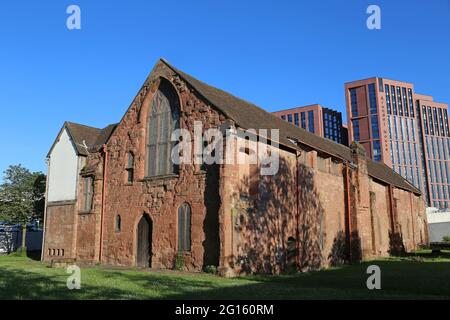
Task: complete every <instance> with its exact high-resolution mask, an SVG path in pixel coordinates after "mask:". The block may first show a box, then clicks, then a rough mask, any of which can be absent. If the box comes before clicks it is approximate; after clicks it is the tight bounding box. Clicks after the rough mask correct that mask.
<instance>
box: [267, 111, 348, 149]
mask: <svg viewBox="0 0 450 320" xmlns="http://www.w3.org/2000/svg"><path fill="white" fill-rule="evenodd" d="M274 113H275V115H277V116H279V117H281V119H283V120H286V121H288V122H290V123H292V124H293V125H295V126H297V127H301V128H303V129H305V130H307V131H309V132H312V133H315V134H317V135H319V136H321V137H324V138H327V139H330V140H332V141H334V142H337V143H340V144H345V145H347V144H348V137H347V130H346V128H344V127H343V125H342V113H341V112H338V111H335V110H332V109H329V108H325V107H322V106H321V105H318V104H317V105H310V106H305V107H298V108H294V109H287V110H281V111H277V112H274ZM344 135H345V136H344Z"/></svg>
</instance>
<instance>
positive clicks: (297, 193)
mask: <svg viewBox="0 0 450 320" xmlns="http://www.w3.org/2000/svg"><path fill="white" fill-rule="evenodd" d="M301 154H302V153H301V151H300V152H297V156H296V161H295V166H296V168H295V170H296V175H295V185H296V187H295V195H296V202H297V203H296V206H297V228H296V235H295V238H296V250H297V252H296V255H295V260H296V261H295V263H296V264H297V268H300V230H299V229H300V194H299V190H298V188H299V186H300V184H299V178H298V175H299V173H300V170H299V165H298V158H299V157H300V156H301Z"/></svg>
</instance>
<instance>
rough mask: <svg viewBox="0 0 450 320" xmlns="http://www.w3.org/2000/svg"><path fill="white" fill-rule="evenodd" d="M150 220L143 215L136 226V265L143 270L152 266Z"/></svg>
mask: <svg viewBox="0 0 450 320" xmlns="http://www.w3.org/2000/svg"><path fill="white" fill-rule="evenodd" d="M152 232H153V222H152V219H151V218H150V217H149V216H148V215H147V214H144V215H143V216H142V218H141V220H139V223H138V225H137V230H136V235H137V252H136V265H137V266H138V267H143V268H151V266H152Z"/></svg>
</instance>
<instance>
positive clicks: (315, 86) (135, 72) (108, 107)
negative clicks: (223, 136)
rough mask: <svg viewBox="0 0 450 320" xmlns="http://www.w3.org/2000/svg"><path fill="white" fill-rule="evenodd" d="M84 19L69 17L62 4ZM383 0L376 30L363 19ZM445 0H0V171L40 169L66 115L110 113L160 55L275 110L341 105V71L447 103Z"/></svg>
mask: <svg viewBox="0 0 450 320" xmlns="http://www.w3.org/2000/svg"><path fill="white" fill-rule="evenodd" d="M71 4H77V5H79V6H80V8H81V27H82V29H81V30H74V31H69V30H68V29H67V28H66V18H67V17H68V15H67V14H66V8H67V6H69V5H71ZM370 4H377V5H379V6H380V7H381V13H382V17H381V18H382V29H381V30H379V31H378V30H377V31H371V30H368V29H367V28H366V19H367V17H368V15H367V14H366V8H367V7H368V5H370ZM449 42H450V0H433V1H303V0H296V1H294V0H293V1H275V0H273V1H264V0H257V1H256V0H255V1H244V0H240V1H234V0H227V1H212V0H208V1H206V0H203V1H197V0H192V1H191V0H190V1H183V2H182V1H168V0H164V1H162V0H161V1H133V0H128V1H118V0H109V1H101V0H95V1H94V0H78V1H77V0H72V1H64V0H52V1H50V0H46V1H12V0H9V1H6V0H5V1H2V2H1V4H0V44H1V47H0V48H1V50H0V108H1V118H0V143H1V147H0V150H1V151H0V154H1V157H0V171H3V170H4V169H5V168H6V167H7V166H8V165H10V164H17V163H22V164H23V165H25V166H26V167H28V168H30V169H32V170H43V171H44V170H45V162H44V160H45V156H46V153H47V151H48V149H49V148H50V146H51V144H52V142H53V140H54V138H55V136H56V134H57V133H58V131H59V129H60V127H61V126H62V124H63V122H64V121H65V120H70V121H74V122H79V123H84V124H87V125H92V126H98V127H103V126H105V125H107V124H109V123H113V122H117V121H118V120H120V118H121V117H122V115H123V113H124V111H125V110H126V108H127V107H128V106H129V104H130V103H131V101H132V99H133V98H134V96H135V94H136V93H137V91H138V90H139V88H140V86H141V84H142V83H143V81H144V80H145V78H146V76H147V74H148V73H149V71H150V70H151V68H152V66H153V65H154V63H155V62H156V60H157V59H158V58H159V57H165V58H166V59H167V60H169V62H171V63H172V64H173V65H175V66H176V67H178V68H180V69H182V70H184V71H186V72H187V73H190V74H192V75H193V76H195V77H197V78H199V79H201V80H203V81H205V82H207V83H210V84H212V85H214V86H217V87H220V88H222V89H224V90H226V91H229V92H231V93H233V94H235V95H237V96H240V97H242V98H244V99H246V100H249V101H251V102H254V103H256V104H257V105H259V106H261V107H263V108H265V109H267V110H269V111H273V110H276V109H279V108H288V107H294V106H298V105H305V104H311V103H320V104H323V105H325V106H328V107H333V108H336V109H338V110H340V111H343V112H344V113H345V111H344V110H345V109H344V90H343V85H344V83H345V82H347V81H351V80H356V79H360V78H366V77H370V76H383V77H387V78H393V79H398V80H404V81H409V82H413V83H414V84H415V88H416V91H417V92H419V93H426V94H430V95H433V96H434V97H435V100H438V101H443V102H447V103H448V102H450V80H449V76H450V43H449Z"/></svg>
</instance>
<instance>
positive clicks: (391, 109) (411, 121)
mask: <svg viewBox="0 0 450 320" xmlns="http://www.w3.org/2000/svg"><path fill="white" fill-rule="evenodd" d="M345 94H346V105H347V118H348V134H349V141H353V140H354V141H358V142H360V143H361V144H362V145H363V146H364V148H365V149H366V151H367V154H368V155H370V156H371V157H372V159H373V160H375V161H380V162H384V163H385V164H386V165H388V166H390V167H391V168H392V169H393V170H394V171H396V172H398V173H399V174H401V175H402V176H403V177H404V178H405V179H407V180H408V181H409V182H410V183H411V184H413V185H414V186H416V187H417V188H419V189H420V190H421V191H422V192H423V194H424V198H425V200H426V201H427V204H428V205H429V206H434V207H437V208H448V207H450V162H449V161H450V156H449V155H450V135H449V131H448V129H447V128H448V127H449V119H448V105H447V104H443V103H437V102H434V101H433V98H432V97H430V96H425V95H421V94H417V93H415V92H414V86H413V84H411V83H407V82H400V81H394V80H389V79H384V78H370V79H365V80H358V81H353V82H349V83H346V84H345Z"/></svg>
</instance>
